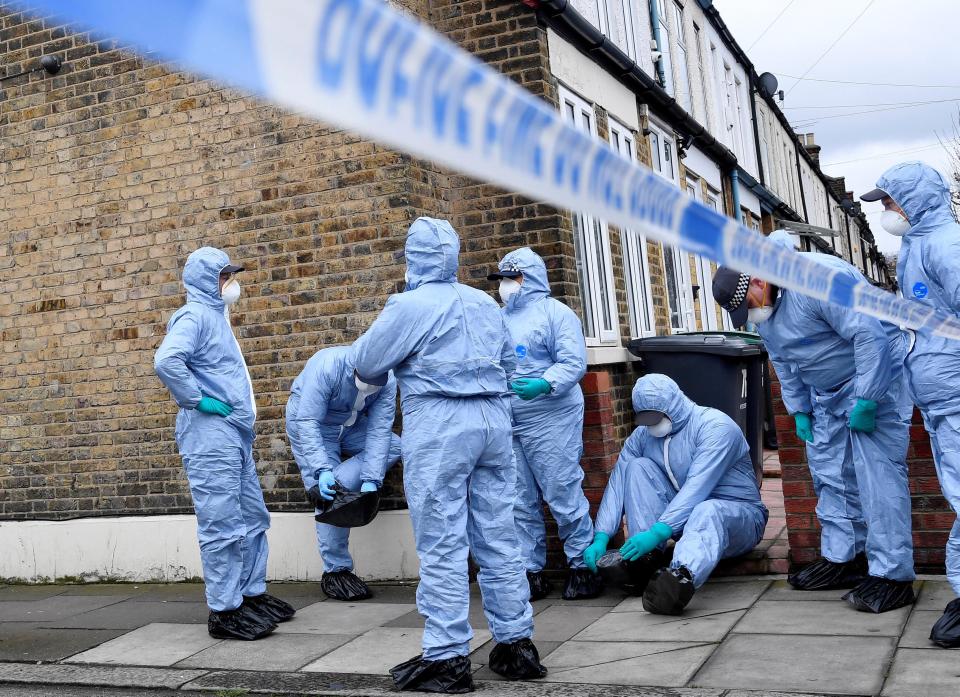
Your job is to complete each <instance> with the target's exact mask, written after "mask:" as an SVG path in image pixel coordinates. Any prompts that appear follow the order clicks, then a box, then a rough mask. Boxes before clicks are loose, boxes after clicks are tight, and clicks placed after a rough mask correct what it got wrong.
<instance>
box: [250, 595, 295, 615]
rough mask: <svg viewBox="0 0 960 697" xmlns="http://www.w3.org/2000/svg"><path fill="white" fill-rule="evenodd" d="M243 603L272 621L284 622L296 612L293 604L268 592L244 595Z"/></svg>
mask: <svg viewBox="0 0 960 697" xmlns="http://www.w3.org/2000/svg"><path fill="white" fill-rule="evenodd" d="M243 604H244V605H245V606H246V607H249V608H250V609H251V610H253V611H254V612H256V613H258V614H260V615H263V616H264V617H267V618H268V619H271V620H273V621H274V622H286V621H287V620H290V619H293V616H294V615H295V614H297V611H296V610H294V609H293V605H291V604H290V603H288V602H287V601H286V600H280V598H277V597H274V596H272V595H270V594H269V593H264V594H262V595H250V596H246V595H245V596H243Z"/></svg>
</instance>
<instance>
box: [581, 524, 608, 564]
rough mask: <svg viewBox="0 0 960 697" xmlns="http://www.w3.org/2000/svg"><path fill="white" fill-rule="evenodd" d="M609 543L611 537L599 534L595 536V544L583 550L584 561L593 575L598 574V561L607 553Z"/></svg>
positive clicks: (602, 533)
mask: <svg viewBox="0 0 960 697" xmlns="http://www.w3.org/2000/svg"><path fill="white" fill-rule="evenodd" d="M608 542H610V536H609V535H608V534H607V533H605V532H598V533H596V534H595V535H594V536H593V544H591V545H590V546H589V547H587V548H586V549H585V550H583V561H584V562H585V563H586V565H587V567H588V568H589V569H590V570H591V571H592V572H593V573H597V559H599V558H600V557H602V556H603V555H604V554H605V553H606V551H607V543H608Z"/></svg>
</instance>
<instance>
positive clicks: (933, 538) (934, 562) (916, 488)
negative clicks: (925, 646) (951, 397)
mask: <svg viewBox="0 0 960 697" xmlns="http://www.w3.org/2000/svg"><path fill="white" fill-rule="evenodd" d="M770 376H771V381H772V393H773V400H774V413H775V414H776V424H777V439H778V440H779V442H780V467H781V471H782V477H783V499H784V507H785V509H786V514H787V532H788V539H789V542H790V560H791V562H792V564H793V566H794V567H796V566H800V565H803V564H806V563H808V562H810V561H813V560H814V559H816V558H817V557H818V556H819V555H820V525H819V523H818V522H817V516H816V506H817V497H816V495H815V494H814V492H813V482H812V480H811V479H810V471H809V470H808V468H807V456H806V451H805V449H804V447H803V444H802V442H801V441H800V440H799V439H798V438H797V436H796V434H795V433H794V424H793V418H792V417H790V416H789V415H788V414H787V410H786V408H785V407H784V406H783V401H782V400H781V399H780V383H779V382H778V381H777V379H776V373H775V372H774V371H773V370H772V369H771V371H770ZM907 466H908V467H909V471H910V475H909V476H910V494H911V498H912V500H913V545H914V560H915V563H916V569H917V571H918V572H926V573H943V570H944V545H945V544H946V542H947V536H948V535H949V534H950V527H951V526H952V525H953V521H954V514H953V512H952V511H951V510H950V506H949V505H948V504H947V502H946V501H945V500H944V498H943V497H942V496H941V495H940V484H939V482H938V481H937V474H936V471H935V469H934V465H933V456H932V453H931V450H930V440H929V438H928V437H927V432H926V431H925V430H924V428H923V422H922V421H921V420H920V415H919V413H918V412H916V411H915V412H914V415H913V425H912V426H911V427H910V448H909V450H908V451H907Z"/></svg>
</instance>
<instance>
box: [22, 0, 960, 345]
mask: <svg viewBox="0 0 960 697" xmlns="http://www.w3.org/2000/svg"><path fill="white" fill-rule="evenodd" d="M22 4H23V5H24V9H27V10H33V11H37V10H38V9H39V10H42V11H44V12H47V13H49V14H52V15H54V16H56V17H58V18H62V19H63V20H65V21H67V22H71V23H75V24H76V25H77V26H78V27H80V28H83V29H89V30H93V31H96V32H97V33H98V34H101V35H107V36H111V37H116V38H118V39H120V40H122V41H124V42H129V43H130V44H131V45H133V46H135V47H138V48H139V49H140V50H142V51H144V52H146V53H148V54H152V55H155V56H156V57H158V58H161V59H166V60H170V61H173V62H175V63H178V64H179V65H181V66H183V67H184V68H186V69H188V70H191V71H193V72H196V73H198V74H202V75H205V76H208V77H210V78H213V79H215V80H218V81H221V82H223V83H225V84H230V85H233V86H235V87H240V88H242V89H244V90H247V91H249V92H251V93H253V94H256V95H259V96H262V97H265V98H267V99H269V100H272V101H273V102H276V103H277V104H280V105H282V106H285V107H287V108H290V109H293V110H295V111H298V112H301V113H303V114H307V115H310V116H313V117H316V118H318V119H321V120H323V121H325V122H328V123H331V124H335V125H337V126H339V127H342V128H344V129H348V130H351V131H355V132H357V133H360V134H362V135H364V136H367V137H369V138H371V139H373V140H376V141H379V142H382V143H386V144H388V145H390V146H392V147H394V148H397V149H399V150H403V151H405V152H409V153H412V154H415V155H418V156H420V157H423V158H426V159H430V160H434V161H436V162H440V163H442V164H444V165H446V166H448V167H450V168H451V169H454V170H457V171H459V172H462V173H464V174H468V175H471V176H473V177H475V178H477V179H482V180H486V181H489V182H493V183H496V184H499V185H501V186H504V187H506V188H508V189H511V190H514V191H518V192H522V193H524V194H526V195H528V196H530V197H532V198H534V199H537V200H542V201H546V202H549V203H552V204H554V205H556V206H558V207H561V208H568V209H574V210H581V211H585V212H588V213H591V214H593V215H595V216H597V217H599V218H602V219H604V220H608V221H610V222H612V223H615V224H618V225H622V226H624V227H627V228H632V229H635V230H638V231H641V232H643V233H645V234H646V235H648V236H649V237H651V238H653V239H656V240H660V241H663V242H667V243H670V244H675V245H678V246H679V247H681V248H683V249H685V250H687V251H690V252H693V253H695V254H702V255H703V256H705V257H708V258H710V259H713V260H714V261H717V262H718V263H721V264H726V265H729V266H732V267H733V268H736V269H738V270H740V271H742V272H745V273H749V274H751V275H755V276H760V277H763V278H765V279H767V280H769V281H771V282H773V283H776V284H777V285H779V286H782V287H784V288H789V289H791V290H796V291H800V292H802V293H806V294H808V295H811V296H813V297H816V298H819V299H823V300H828V301H830V302H834V303H837V304H840V305H844V306H846V307H852V308H854V309H856V310H859V311H861V312H864V313H866V314H869V315H873V316H875V317H878V318H880V319H883V320H887V321H889V322H893V323H895V324H899V325H902V326H906V327H910V328H912V329H928V330H932V331H935V332H937V333H940V334H943V335H946V336H950V337H954V338H960V321H958V320H957V319H956V318H955V317H953V316H952V315H947V314H946V313H943V312H937V311H935V310H934V309H933V308H931V307H930V306H927V305H921V304H919V303H915V302H909V301H905V300H902V299H900V298H897V297H896V296H894V295H892V294H890V293H887V292H884V291H882V290H879V289H877V288H874V287H873V286H871V285H870V284H869V283H866V282H859V283H857V282H854V281H853V280H852V279H851V278H850V277H849V276H846V275H837V274H836V272H835V271H833V270H831V269H829V268H826V267H824V266H822V265H820V264H817V263H816V262H815V261H813V260H811V259H810V258H809V257H804V256H801V255H799V254H796V253H795V252H794V251H792V250H789V249H786V248H785V247H782V246H780V245H777V244H774V243H772V242H770V241H768V240H767V239H765V238H764V237H762V236H761V235H758V234H757V233H756V232H753V231H751V230H748V229H747V228H744V227H742V226H740V225H739V224H737V223H736V222H735V221H733V220H731V219H729V218H726V217H724V216H722V215H720V214H718V213H716V212H715V211H713V210H712V209H710V208H707V207H706V206H704V205H702V204H700V203H698V202H696V201H694V200H693V199H691V198H689V197H687V196H686V195H684V194H682V193H681V192H680V190H679V189H677V188H676V187H674V186H673V185H671V184H670V183H668V182H666V181H665V180H663V179H662V178H660V177H659V176H657V175H656V174H654V173H653V172H652V171H650V170H648V169H646V168H645V167H643V166H641V165H639V164H637V163H636V162H630V161H627V160H626V159H623V158H621V157H620V156H619V155H617V154H616V153H614V152H613V150H612V149H611V148H610V147H609V146H608V145H607V144H606V143H604V142H603V141H601V140H599V139H597V138H594V137H590V136H588V135H585V134H583V133H581V132H580V131H577V130H576V129H575V128H574V127H572V126H570V125H568V124H566V123H564V122H563V120H562V118H561V116H560V114H559V113H558V112H557V111H556V110H554V109H553V108H552V107H551V106H550V105H549V104H547V103H546V102H544V101H542V100H540V99H538V98H537V97H534V96H533V95H531V94H530V93H528V92H527V91H526V90H524V89H523V88H521V87H520V86H518V85H516V84H515V83H513V82H512V81H511V80H509V79H507V78H506V77H504V76H503V75H501V74H499V73H497V72H496V71H494V70H492V69H491V68H489V67H487V66H486V65H484V64H483V63H481V62H480V61H479V60H477V59H476V58H474V57H473V56H471V55H469V54H468V53H466V52H464V51H463V50H461V49H460V48H458V47H456V46H454V45H453V44H452V43H450V42H449V41H448V40H446V39H445V38H444V37H441V36H440V35H438V34H437V33H436V32H434V31H433V30H432V29H430V28H429V27H427V26H425V25H423V24H420V23H418V22H417V21H415V20H413V19H411V18H409V17H408V16H406V15H404V14H402V13H401V12H399V11H397V10H395V9H393V8H391V7H390V6H389V5H388V4H386V3H385V2H383V0H163V2H116V1H115V0H83V1H82V2H78V1H77V0H27V1H26V2H23V3H22Z"/></svg>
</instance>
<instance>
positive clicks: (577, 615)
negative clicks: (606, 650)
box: [533, 604, 610, 645]
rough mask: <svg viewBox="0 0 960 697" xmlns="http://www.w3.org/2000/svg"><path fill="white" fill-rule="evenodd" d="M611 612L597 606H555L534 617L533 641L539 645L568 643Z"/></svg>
mask: <svg viewBox="0 0 960 697" xmlns="http://www.w3.org/2000/svg"><path fill="white" fill-rule="evenodd" d="M609 610H610V608H607V607H602V606H599V607H598V606H595V605H585V606H578V605H575V604H573V605H572V606H571V604H565V605H553V606H551V607H548V608H546V609H545V610H543V611H542V612H539V613H537V615H536V616H535V617H534V622H533V631H534V634H533V639H534V641H535V642H537V644H538V645H539V642H540V641H566V640H567V639H570V638H572V637H573V636H575V635H576V634H579V633H580V632H581V631H582V630H584V629H586V628H587V627H589V626H590V625H591V624H593V623H594V622H596V621H597V620H599V619H600V618H601V617H604V616H605V615H606V614H607V613H608V612H609Z"/></svg>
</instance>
